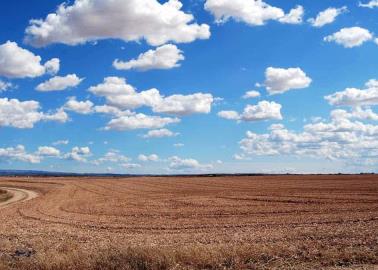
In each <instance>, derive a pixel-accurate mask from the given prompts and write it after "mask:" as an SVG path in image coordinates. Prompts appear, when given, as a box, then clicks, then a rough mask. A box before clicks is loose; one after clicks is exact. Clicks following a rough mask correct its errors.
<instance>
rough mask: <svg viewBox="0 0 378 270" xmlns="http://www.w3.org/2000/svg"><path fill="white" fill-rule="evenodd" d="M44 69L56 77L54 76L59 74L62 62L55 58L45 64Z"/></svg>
mask: <svg viewBox="0 0 378 270" xmlns="http://www.w3.org/2000/svg"><path fill="white" fill-rule="evenodd" d="M44 67H45V69H46V73H48V74H51V75H54V74H56V73H58V71H59V69H60V60H59V59H58V58H53V59H51V60H49V61H47V62H46V63H45V64H44Z"/></svg>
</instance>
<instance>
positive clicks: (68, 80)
mask: <svg viewBox="0 0 378 270" xmlns="http://www.w3.org/2000/svg"><path fill="white" fill-rule="evenodd" d="M82 80H83V79H81V78H79V77H77V76H76V74H69V75H67V76H64V77H61V76H55V77H53V78H51V79H49V80H48V81H46V82H43V83H41V84H39V85H38V86H37V88H36V89H37V90H38V91H42V92H49V91H62V90H65V89H67V88H70V87H76V86H78V85H79V84H80V83H81V81H82Z"/></svg>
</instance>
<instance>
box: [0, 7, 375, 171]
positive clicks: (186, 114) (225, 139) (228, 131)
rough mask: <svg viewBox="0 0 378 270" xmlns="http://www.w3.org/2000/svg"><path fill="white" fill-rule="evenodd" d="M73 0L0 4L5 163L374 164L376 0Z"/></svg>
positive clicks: (83, 167)
mask: <svg viewBox="0 0 378 270" xmlns="http://www.w3.org/2000/svg"><path fill="white" fill-rule="evenodd" d="M61 4H62V2H61V1H55V0H54V1H53V0H49V1H47V0H39V1H36V0H28V1H26V0H23V1H17V3H15V2H9V1H7V2H4V3H2V4H1V13H2V16H0V23H1V25H2V27H1V31H0V138H1V140H0V169H38V170H54V171H67V172H114V173H164V174H165V173H202V172H227V173H246V172H273V173H280V172H304V173H309V172H320V173H325V172H361V171H366V172H371V171H373V172H376V171H377V170H376V164H377V161H378V143H377V141H378V140H377V139H378V124H377V121H378V115H377V114H376V109H375V106H376V105H378V81H376V80H375V79H376V78H377V66H378V64H377V61H376V58H377V56H378V39H376V38H377V37H378V31H377V23H378V22H377V19H376V18H377V14H378V1H374V0H373V1H370V2H369V1H364V2H362V3H360V2H358V1H334V0H333V1H331V0H329V1H327V0H324V1H309V0H306V1H305V0H302V1H301V0H296V1H292V0H290V1H284V3H283V2H282V1H273V0H267V1H257V0H238V1H233V0H206V1H201V0H188V1H178V0H171V1H169V2H168V1H156V0H142V1H141V0H139V1H137V0H132V1H123V0H106V1H105V0H102V1H100V0H85V1H84V0H76V1H68V2H66V3H65V4H64V5H61ZM59 5H61V6H60V7H59ZM49 14H50V15H49ZM36 20H38V21H36ZM51 59H53V60H52V61H51ZM116 59H118V63H120V64H119V65H118V66H117V65H116V64H114V62H115V60H116ZM248 91H253V92H250V97H249V98H246V97H245V95H246V93H247V92H248ZM104 110H106V112H104Z"/></svg>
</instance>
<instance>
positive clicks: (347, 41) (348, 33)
mask: <svg viewBox="0 0 378 270" xmlns="http://www.w3.org/2000/svg"><path fill="white" fill-rule="evenodd" d="M372 39H373V34H372V33H370V31H369V30H367V29H365V28H362V27H358V26H355V27H350V28H342V29H341V30H340V31H338V32H336V33H334V34H332V35H329V36H326V37H325V38H324V41H326V42H336V43H337V44H340V45H342V46H344V47H345V48H353V47H358V46H361V45H362V44H363V43H365V42H366V41H369V40H372Z"/></svg>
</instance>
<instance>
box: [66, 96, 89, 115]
mask: <svg viewBox="0 0 378 270" xmlns="http://www.w3.org/2000/svg"><path fill="white" fill-rule="evenodd" d="M93 105H94V104H93V102H91V101H90V100H86V101H77V100H76V97H70V98H69V99H68V101H67V102H66V104H64V106H63V109H64V110H67V111H73V112H76V113H79V114H90V113H92V109H93Z"/></svg>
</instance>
